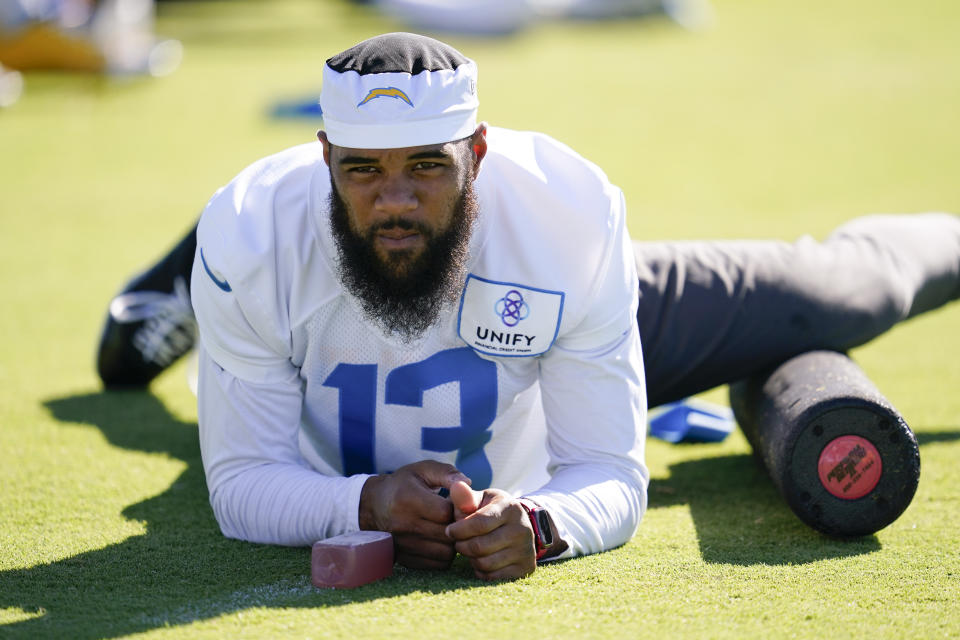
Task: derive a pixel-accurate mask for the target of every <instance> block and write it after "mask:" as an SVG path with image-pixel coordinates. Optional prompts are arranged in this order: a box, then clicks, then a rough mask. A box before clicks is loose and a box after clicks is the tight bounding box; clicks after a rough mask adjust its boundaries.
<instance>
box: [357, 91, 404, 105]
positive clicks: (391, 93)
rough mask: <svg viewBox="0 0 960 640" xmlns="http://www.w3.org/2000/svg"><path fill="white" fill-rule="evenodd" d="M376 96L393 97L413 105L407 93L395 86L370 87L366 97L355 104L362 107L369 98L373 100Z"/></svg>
mask: <svg viewBox="0 0 960 640" xmlns="http://www.w3.org/2000/svg"><path fill="white" fill-rule="evenodd" d="M377 98H395V99H397V100H403V101H404V102H406V103H407V104H408V105H410V106H411V107H412V106H413V102H411V101H410V98H409V97H407V94H405V93H404V92H403V91H401V90H400V89H397V88H396V87H377V88H376V89H370V93H368V94H367V97H365V98H364V99H363V100H361V101H360V104H358V105H357V106H358V107H362V106H363V105H365V104H367V103H368V102H370V101H371V100H375V99H377Z"/></svg>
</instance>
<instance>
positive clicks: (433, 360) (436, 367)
mask: <svg viewBox="0 0 960 640" xmlns="http://www.w3.org/2000/svg"><path fill="white" fill-rule="evenodd" d="M448 382H456V383H458V384H459V385H460V424H459V425H457V426H454V427H423V428H422V429H421V444H420V446H421V447H422V448H423V449H425V450H427V451H438V452H448V451H456V452H457V460H456V463H455V464H456V466H457V468H458V469H460V470H461V471H462V472H463V473H465V474H466V475H467V476H469V477H470V478H471V480H473V488H474V489H486V488H487V487H489V486H490V482H491V480H492V475H493V471H492V469H491V468H490V462H489V461H488V460H487V456H486V454H485V453H484V452H483V447H484V445H486V444H487V442H489V441H490V437H491V434H490V432H489V428H490V425H491V424H493V419H494V418H495V417H496V415H497V366H496V365H495V364H494V363H493V362H490V361H489V360H484V359H482V358H480V357H479V356H477V354H475V353H474V352H473V350H472V349H470V348H469V347H461V348H459V349H448V350H446V351H440V352H437V353H435V354H433V355H432V356H430V357H429V358H427V359H426V360H421V361H420V362H414V363H412V364H406V365H403V366H401V367H397V368H396V369H394V370H393V371H391V372H390V373H388V374H387V378H386V381H385V382H384V401H385V402H386V403H387V404H395V405H403V406H407V407H422V406H423V393H424V392H425V391H427V390H429V389H433V388H434V387H438V386H440V385H442V384H446V383H448ZM323 385H324V386H326V387H333V388H335V389H338V390H339V392H340V452H341V456H342V458H343V473H344V475H353V474H355V473H374V472H375V469H376V466H375V464H374V436H375V433H376V423H375V417H376V405H377V365H375V364H343V363H342V364H339V365H337V367H336V368H335V369H334V370H333V372H332V373H331V374H330V375H329V376H328V377H327V379H326V380H324V382H323Z"/></svg>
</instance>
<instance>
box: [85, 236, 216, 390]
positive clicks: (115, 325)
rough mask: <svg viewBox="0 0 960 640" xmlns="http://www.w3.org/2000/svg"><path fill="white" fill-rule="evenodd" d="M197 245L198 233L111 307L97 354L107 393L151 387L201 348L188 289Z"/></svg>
mask: <svg viewBox="0 0 960 640" xmlns="http://www.w3.org/2000/svg"><path fill="white" fill-rule="evenodd" d="M196 242H197V241H196V230H195V229H193V230H191V232H190V233H189V234H187V237H185V238H184V239H183V240H182V241H181V242H180V243H179V244H178V245H177V246H176V247H174V249H173V250H172V251H171V252H170V253H169V254H167V256H166V257H164V259H163V260H161V261H160V262H159V263H158V264H157V265H156V266H154V267H153V268H151V269H150V270H148V271H146V272H145V273H143V274H141V275H139V276H137V277H136V278H134V279H133V280H132V281H130V283H128V284H127V286H126V287H124V289H123V291H122V292H121V293H120V294H119V295H118V296H117V297H115V298H114V299H113V300H112V301H111V302H110V309H109V312H108V314H107V320H106V323H105V324H104V327H103V333H102V334H101V336H100V346H99V348H98V350H97V373H98V374H99V375H100V379H101V380H102V381H103V385H104V386H105V387H107V388H108V389H113V388H122V387H145V386H147V385H148V384H149V383H150V381H151V380H153V379H154V378H156V377H157V376H158V375H160V374H161V373H162V372H163V371H164V370H166V369H167V368H168V367H170V365H172V364H173V363H174V362H176V361H177V360H179V359H180V358H181V357H182V356H183V355H184V354H186V353H188V352H189V351H190V350H191V349H192V348H193V345H194V344H195V343H196V339H197V322H196V319H195V318H194V315H193V307H191V305H190V288H189V282H190V271H191V269H192V266H193V253H194V251H195V249H196Z"/></svg>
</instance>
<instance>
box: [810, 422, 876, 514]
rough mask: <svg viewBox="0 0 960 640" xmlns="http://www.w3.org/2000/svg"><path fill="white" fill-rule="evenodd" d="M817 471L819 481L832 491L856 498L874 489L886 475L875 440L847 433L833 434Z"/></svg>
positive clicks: (837, 495) (824, 449)
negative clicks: (837, 435) (874, 444)
mask: <svg viewBox="0 0 960 640" xmlns="http://www.w3.org/2000/svg"><path fill="white" fill-rule="evenodd" d="M817 472H818V473H819V475H820V483H821V484H823V487H824V488H825V489H826V490H827V491H829V492H830V493H831V494H832V495H834V496H836V497H838V498H843V499H845V500H856V499H857V498H862V497H863V496H865V495H867V494H868V493H870V492H871V491H873V490H874V488H875V487H876V486H877V483H878V482H880V476H882V475H883V464H882V461H881V459H880V453H879V452H878V451H877V448H876V447H875V446H873V443H871V442H870V441H869V440H867V439H866V438H861V437H860V436H854V435H846V436H840V437H839V438H834V439H833V440H831V441H830V442H829V443H828V444H827V446H825V447H824V448H823V451H821V452H820V461H819V463H818V464H817Z"/></svg>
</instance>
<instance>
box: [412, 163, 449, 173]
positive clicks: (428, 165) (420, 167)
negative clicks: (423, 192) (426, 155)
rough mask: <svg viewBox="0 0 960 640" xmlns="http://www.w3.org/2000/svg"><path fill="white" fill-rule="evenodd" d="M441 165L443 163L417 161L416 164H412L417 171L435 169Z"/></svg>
mask: <svg viewBox="0 0 960 640" xmlns="http://www.w3.org/2000/svg"><path fill="white" fill-rule="evenodd" d="M442 166H443V165H442V164H440V163H439V162H418V163H417V164H415V165H413V168H414V169H416V170H418V171H426V170H429V169H436V168H438V167H442Z"/></svg>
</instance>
